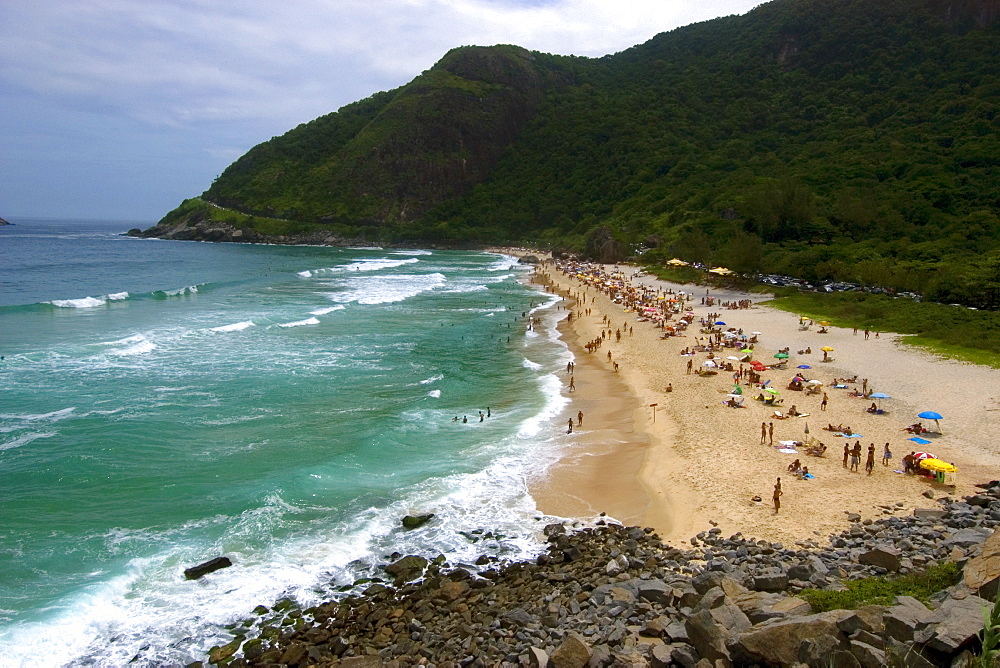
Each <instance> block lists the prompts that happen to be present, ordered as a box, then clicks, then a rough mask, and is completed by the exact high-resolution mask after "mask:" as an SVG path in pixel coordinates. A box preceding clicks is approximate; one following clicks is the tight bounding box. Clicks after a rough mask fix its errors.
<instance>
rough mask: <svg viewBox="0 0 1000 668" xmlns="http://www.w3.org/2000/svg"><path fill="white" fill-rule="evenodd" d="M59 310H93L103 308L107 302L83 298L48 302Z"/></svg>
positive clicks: (93, 298) (96, 298)
mask: <svg viewBox="0 0 1000 668" xmlns="http://www.w3.org/2000/svg"><path fill="white" fill-rule="evenodd" d="M49 303H50V304H52V305H53V306H58V307H59V308H94V307H96V306H104V305H105V304H107V302H106V301H105V300H103V299H99V298H98V297H83V298H82V299H53V300H52V301H50V302H49Z"/></svg>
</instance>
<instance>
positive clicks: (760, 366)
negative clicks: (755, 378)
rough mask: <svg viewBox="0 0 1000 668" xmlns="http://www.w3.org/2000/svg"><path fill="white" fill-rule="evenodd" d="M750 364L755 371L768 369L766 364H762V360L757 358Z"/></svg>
mask: <svg viewBox="0 0 1000 668" xmlns="http://www.w3.org/2000/svg"><path fill="white" fill-rule="evenodd" d="M750 366H751V367H752V368H753V370H754V371H766V370H767V367H766V366H764V365H763V364H761V363H760V362H758V361H756V360H754V361H753V362H751V363H750Z"/></svg>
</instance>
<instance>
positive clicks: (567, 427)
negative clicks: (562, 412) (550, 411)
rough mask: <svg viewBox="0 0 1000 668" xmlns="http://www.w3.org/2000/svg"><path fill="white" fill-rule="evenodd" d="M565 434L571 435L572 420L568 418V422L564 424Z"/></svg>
mask: <svg viewBox="0 0 1000 668" xmlns="http://www.w3.org/2000/svg"><path fill="white" fill-rule="evenodd" d="M566 433H567V434H572V433H573V418H570V419H569V421H568V422H567V423H566Z"/></svg>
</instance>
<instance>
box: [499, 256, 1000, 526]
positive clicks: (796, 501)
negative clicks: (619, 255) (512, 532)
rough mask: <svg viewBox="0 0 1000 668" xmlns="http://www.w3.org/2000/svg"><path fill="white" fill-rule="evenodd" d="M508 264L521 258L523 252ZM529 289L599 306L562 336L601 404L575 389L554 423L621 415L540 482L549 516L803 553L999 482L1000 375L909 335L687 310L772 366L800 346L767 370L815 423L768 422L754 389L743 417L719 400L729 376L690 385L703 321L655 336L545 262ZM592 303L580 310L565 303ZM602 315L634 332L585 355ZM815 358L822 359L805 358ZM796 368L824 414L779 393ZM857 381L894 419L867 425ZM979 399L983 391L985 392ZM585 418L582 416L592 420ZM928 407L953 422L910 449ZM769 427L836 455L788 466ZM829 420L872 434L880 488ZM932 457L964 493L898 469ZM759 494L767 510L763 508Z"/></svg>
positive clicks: (865, 440) (771, 312)
mask: <svg viewBox="0 0 1000 668" xmlns="http://www.w3.org/2000/svg"><path fill="white" fill-rule="evenodd" d="M505 252H506V253H508V254H516V255H523V254H527V253H525V252H524V251H523V250H521V249H518V250H517V251H513V250H510V249H507V250H505ZM535 255H538V256H540V257H547V256H545V255H543V254H540V253H536V254H535ZM605 269H609V268H605ZM535 278H536V281H535V282H536V283H537V282H541V281H542V280H543V279H544V280H549V281H551V285H552V290H553V291H554V292H555V293H556V294H559V295H561V296H563V297H566V298H568V300H567V302H566V304H567V308H573V309H574V311H580V310H581V308H590V309H591V315H590V316H586V315H585V316H584V317H583V318H574V320H573V323H572V324H569V325H567V323H565V321H563V322H562V323H561V324H560V331H561V332H562V335H563V339H564V341H565V342H566V343H567V345H568V346H569V348H570V350H571V352H573V354H574V355H575V357H576V360H577V376H578V378H579V379H581V380H582V379H583V376H581V375H580V374H581V373H584V374H586V376H587V377H588V380H587V384H588V385H591V384H593V385H596V386H597V388H595V389H596V392H597V395H596V398H595V397H592V396H590V395H589V391H588V390H586V389H585V388H584V387H583V385H582V384H581V385H579V386H578V390H577V392H574V393H566V396H567V397H568V398H569V399H570V402H571V403H570V405H569V407H568V408H567V411H566V414H565V415H563V416H561V418H559V419H561V420H566V419H567V418H568V415H569V414H574V415H575V413H576V411H577V410H578V408H577V406H578V405H579V406H581V407H582V406H584V405H585V404H586V405H600V404H606V405H607V406H606V409H607V410H606V412H607V413H610V414H613V419H611V418H610V417H599V416H600V413H595V418H598V419H597V420H595V421H591V422H589V423H588V422H587V421H585V423H584V431H585V432H588V433H587V434H581V437H582V438H580V439H579V444H578V445H576V446H574V448H572V450H571V451H570V452H569V453H568V454H567V455H566V456H565V457H563V459H562V460H561V461H560V462H559V463H557V464H555V465H554V466H553V467H552V468H551V469H550V470H549V471H548V472H547V474H546V475H545V477H544V478H543V479H542V480H539V481H537V482H535V483H534V484H533V485H532V486H531V493H532V495H533V496H534V497H535V498H536V501H537V503H538V506H539V509H540V510H542V511H543V512H548V513H552V514H555V515H564V516H565V515H568V516H579V515H581V514H582V515H583V516H591V515H593V514H594V511H598V512H600V511H603V512H607V513H608V514H609V515H611V516H612V517H614V518H615V519H618V520H620V521H622V522H624V523H626V524H637V525H640V526H651V527H652V528H654V529H655V530H656V531H657V533H658V534H659V535H660V536H661V537H662V538H663V539H664V540H667V541H672V542H678V541H686V540H688V539H690V537H691V536H693V535H694V534H695V533H697V532H698V531H701V530H707V529H709V528H712V527H715V526H718V527H721V529H722V531H723V532H725V533H726V535H729V534H733V533H743V534H745V535H752V536H755V537H757V538H761V539H765V540H781V541H791V542H802V541H807V540H815V539H816V537H817V536H825V535H830V534H833V533H836V532H838V531H840V530H842V529H844V528H845V527H847V526H848V525H849V524H850V521H849V517H850V516H851V515H853V514H858V515H860V516H861V517H862V518H863V519H876V518H879V517H883V516H886V515H895V516H899V515H901V514H906V513H909V512H911V511H912V510H913V509H914V508H916V507H921V505H922V504H926V502H927V500H926V499H925V498H924V496H923V495H924V494H925V493H930V494H932V495H936V496H942V495H951V496H966V495H969V494H972V493H974V491H975V488H974V483H977V482H983V481H987V480H990V479H991V478H992V477H995V475H993V472H994V471H995V470H996V469H997V468H998V467H1000V449H998V448H997V447H996V446H994V445H992V438H991V437H992V434H991V428H990V419H989V417H990V414H989V411H991V410H1000V401H998V400H997V399H996V398H994V397H991V396H988V393H989V389H988V388H992V387H997V385H998V383H997V381H998V380H1000V371H997V370H994V369H990V368H988V367H979V366H975V365H971V364H967V363H962V362H955V361H951V360H944V359H940V358H936V357H934V356H932V355H929V354H926V353H922V352H920V351H916V350H912V349H908V348H906V347H904V346H901V345H899V343H898V340H899V339H900V338H901V337H900V336H899V335H894V334H889V333H880V336H879V337H878V338H875V337H874V336H872V337H870V338H869V339H864V337H863V336H862V334H861V333H860V332H858V333H857V334H854V333H853V332H852V330H850V329H843V328H829V331H828V332H827V333H826V334H822V335H820V334H819V333H818V331H817V328H816V327H812V328H810V329H809V330H799V328H798V319H797V317H796V316H795V315H794V314H790V313H787V312H784V311H778V310H776V309H772V308H769V307H767V306H765V305H760V304H756V303H754V304H753V306H752V308H749V309H739V310H732V311H730V310H723V309H719V308H718V307H716V308H708V307H706V306H703V305H702V304H701V303H700V301H701V300H700V297H699V298H698V299H695V300H694V301H693V302H692V303H691V305H692V307H693V309H692V310H694V312H695V313H696V315H697V317H701V316H703V315H705V314H707V313H709V312H710V311H716V312H719V313H721V314H722V317H724V318H725V319H726V320H727V321H731V322H730V323H729V324H730V325H732V326H735V327H739V328H742V329H743V330H744V331H747V332H749V331H761V332H763V334H762V335H761V343H760V345H759V346H758V347H757V351H756V354H755V357H754V359H760V360H763V361H765V362H766V363H770V362H774V361H775V360H773V359H772V356H773V354H774V353H775V352H776V351H777V350H779V349H782V348H785V347H789V348H791V350H790V352H791V353H792V357H791V359H790V360H789V361H790V362H791V364H789V365H788V368H787V369H785V370H775V371H768V372H766V373H765V374H764V376H765V378H767V379H769V380H771V381H772V386H773V387H776V388H779V390H780V391H781V396H782V398H783V399H784V401H785V403H784V404H783V406H778V407H777V408H778V409H782V408H784V409H785V410H787V409H788V408H790V407H791V405H793V404H797V407H798V409H799V411H800V412H803V413H808V414H810V415H809V416H807V417H803V418H790V419H784V420H780V421H779V420H776V419H774V418H773V411H774V407H765V406H764V405H763V404H761V403H759V402H756V401H754V400H753V399H752V396H755V395H753V394H752V389H753V388H750V387H748V386H747V385H743V389H744V390H745V391H746V396H747V400H746V402H745V407H744V408H740V409H732V408H729V407H726V406H724V405H723V400H724V399H725V394H726V393H727V392H728V391H729V390H731V388H732V387H733V383H732V378H731V374H727V373H726V372H720V373H719V375H717V376H713V377H709V378H702V377H699V376H697V375H693V374H692V375H687V374H686V373H685V364H686V360H687V359H688V358H685V357H681V356H680V354H679V353H680V350H681V349H682V348H684V347H688V346H691V345H693V344H694V343H695V340H696V338H697V337H699V336H704V335H702V334H700V333H699V332H698V327H697V322H696V323H695V324H693V325H692V326H691V328H690V329H689V330H688V331H687V332H686V336H677V337H670V338H668V339H661V338H660V331H661V330H659V329H656V328H655V327H654V325H653V324H652V323H649V322H636V314H635V313H628V312H626V310H625V309H624V308H623V307H622V306H621V305H619V304H615V303H614V302H613V300H612V298H611V296H609V295H608V294H605V292H604V291H597V290H596V289H595V288H594V287H584V286H583V285H582V284H581V283H580V281H578V280H576V279H574V278H572V277H570V276H568V275H564V274H562V273H561V272H560V271H559V270H558V269H557V268H556V265H555V264H553V263H551V262H549V263H546V264H542V265H539V266H538V268H537V269H536V272H535ZM640 284H641V285H645V286H649V287H652V288H653V289H656V288H660V289H668V288H669V289H673V290H686V291H688V292H690V291H691V290H692V289H695V290H704V289H705V288H704V287H701V288H697V287H695V288H692V286H683V285H673V284H669V283H667V282H665V281H661V280H659V279H656V278H653V277H648V276H645V277H642V278H640V279H638V280H637V281H635V282H634V283H633V285H640ZM709 292H710V294H711V296H712V297H714V298H718V299H719V300H720V301H734V300H740V299H761V297H760V295H749V294H745V293H736V292H730V291H725V290H715V289H709ZM584 293H585V294H586V299H587V303H586V306H585V307H584V306H583V305H582V304H574V303H573V302H572V301H570V299H571V298H573V297H574V296H582V295H583V294H584ZM605 315H606V316H608V317H609V318H610V319H611V322H612V323H613V324H614V325H615V327H616V328H620V327H621V326H622V325H623V324H626V323H627V324H628V325H629V326H630V327H632V328H633V334H632V336H630V337H623V338H622V340H621V341H620V342H617V341H613V339H612V341H611V342H609V341H605V343H604V345H603V346H602V347H601V348H600V349H598V350H597V351H596V352H594V353H587V352H585V351H583V349H582V345H583V344H585V343H586V342H587V341H590V340H592V339H594V338H595V337H597V336H599V332H600V330H601V324H602V318H603V317H604V316H605ZM824 344H831V347H833V348H835V350H836V352H835V353H831V354H832V355H833V356H834V357H833V359H831V360H830V361H829V362H825V363H824V362H823V361H822V360H821V359H820V352H819V348H820V347H821V346H823V345H824ZM807 347H812V348H815V352H813V353H811V354H803V355H797V354H796V352H797V351H798V350H800V349H804V348H807ZM609 350H610V351H611V353H612V358H613V360H614V361H615V362H618V363H619V364H620V371H619V373H617V374H616V373H614V371H613V370H612V369H611V365H610V364H609V363H607V357H606V355H607V352H608V351H609ZM726 354H727V353H722V357H725V356H726ZM704 357H705V355H704V354H700V355H698V357H696V358H694V359H695V361H696V363H697V364H699V365H700V364H701V363H702V361H703V358H704ZM800 363H801V364H807V365H808V366H810V367H811V369H810V370H806V371H802V372H801V373H803V374H806V375H807V377H809V378H816V379H818V380H821V381H822V382H823V383H824V390H825V391H826V393H827V394H828V396H829V410H827V411H825V412H824V411H821V410H820V409H821V407H820V398H821V396H822V395H814V396H806V395H805V393H803V392H795V391H790V390H786V389H785V385H786V384H787V383H788V381H789V379H790V377H791V376H792V374H793V373H795V372H797V370H796V367H797V366H798V365H799V364H800ZM696 368H697V367H696ZM854 375H858V381H857V385H854V384H851V385H849V389H832V388H831V387H830V385H831V379H832V378H833V377H849V376H854ZM601 376H604V377H605V378H601ZM863 378H868V379H869V380H870V383H869V385H870V388H874V389H875V390H876V391H879V392H885V393H887V394H889V395H890V396H891V397H892V398H891V399H887V400H885V402H884V406H885V409H886V411H887V414H884V415H871V414H867V413H866V412H865V410H864V409H865V407H867V406H868V405H869V403H870V402H869V400H865V399H863V398H857V399H855V398H851V397H849V392H850V391H851V390H853V389H854V388H855V387H856V388H857V389H858V390H859V391H860V389H861V381H862V379H863ZM667 383H672V384H673V392H671V393H667V392H665V391H664V388H665V387H666V385H667ZM942 388H946V389H945V391H942ZM982 388H987V390H986V392H983V391H982ZM653 403H656V404H658V406H657V408H656V410H657V414H656V421H655V423H654V422H653V415H652V409H651V408H650V407H649V405H650V404H653ZM582 410H584V412H585V414H586V413H587V409H586V408H583V409H582ZM592 410H594V409H592ZM923 410H935V411H939V412H941V413H942V414H944V415H945V418H946V420H943V421H942V423H943V424H942V425H941V426H942V430H941V431H942V432H944V433H943V434H936V433H934V434H925V436H928V437H929V438H928V439H927V440H929V441H930V442H929V443H928V444H926V445H921V444H917V443H913V442H910V441H909V440H907V439H908V438H909V437H911V435H910V434H906V433H904V432H902V431H901V429H902V427H903V426H905V425H908V424H911V423H913V422H915V421H916V419H917V418H916V413H917V412H920V411H923ZM762 421H766V422H773V423H774V424H775V437H774V441H775V444H778V443H779V441H783V440H784V441H792V440H795V441H802V440H806V439H808V438H813V437H814V438H817V439H818V440H820V441H822V442H823V443H824V444H825V445H826V446H827V448H828V450H827V453H826V456H824V457H811V456H806V454H805V452H804V451H803V450H802V449H801V448H800V449H799V450H798V452H797V453H795V454H791V453H782V452H779V451H778V450H776V449H775V448H773V447H770V446H769V445H767V446H761V445H760V425H761V422H762ZM828 422H829V423H833V424H850V425H852V426H854V429H853V430H852V431H854V432H855V433H860V434H862V436H861V437H859V438H855V439H852V440H851V441H850V442H851V443H852V444H853V443H854V442H860V443H861V444H862V447H863V449H867V448H866V446H868V444H869V443H871V444H874V445H875V446H876V465H875V467H874V468H873V471H872V474H871V476H868V475H866V474H865V472H864V470H861V471H860V472H853V471H850V470H849V469H847V468H844V467H843V466H842V462H841V454H842V448H843V445H844V443H845V439H843V438H838V437H836V436H835V435H834V434H833V433H831V432H829V431H826V430H825V429H823V427H824V426H825V425H826V424H827V423H828ZM925 426H927V425H925ZM930 426H931V427H932V428H933V424H931V425H930ZM807 427H808V428H809V430H810V431H809V434H808V435H806V432H805V430H806V428H807ZM588 430H590V431H588ZM887 442H888V443H890V449H891V450H892V452H893V459H892V460H890V463H891V464H892V465H891V466H883V465H882V463H881V455H882V447H883V444H884V443H887ZM922 449H928V450H930V451H932V452H934V453H935V454H937V455H938V457H939V458H942V459H945V460H946V461H949V462H954V463H955V464H956V465H957V466H958V468H959V473H958V475H957V479H956V484H955V485H954V486H945V485H942V484H940V483H937V482H932V481H928V480H927V479H925V478H924V477H922V476H913V475H905V474H903V473H901V472H897V471H898V470H899V468H900V466H901V465H900V461H901V458H902V456H903V455H906V454H908V453H909V452H910V451H920V450H922ZM794 459H799V460H801V461H802V463H803V464H805V465H807V466H808V467H809V469H810V472H811V473H812V474H814V478H813V479H809V480H799V479H797V478H795V477H792V475H791V474H790V473H788V472H787V467H788V465H789V464H790V463H791V462H792V461H793V460H794ZM862 461H863V460H862ZM778 477H781V478H782V484H783V487H782V491H783V494H784V496H783V499H782V501H783V504H782V511H781V512H780V513H778V514H775V513H774V511H773V508H772V505H771V492H772V488H773V485H774V484H775V480H776V478H778ZM616 487H617V489H615V488H616ZM755 497H758V498H760V499H761V500H760V501H754V498H755Z"/></svg>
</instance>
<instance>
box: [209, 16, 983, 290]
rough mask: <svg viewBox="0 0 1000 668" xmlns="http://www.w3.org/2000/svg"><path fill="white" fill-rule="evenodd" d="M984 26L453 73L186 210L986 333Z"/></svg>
mask: <svg viewBox="0 0 1000 668" xmlns="http://www.w3.org/2000/svg"><path fill="white" fill-rule="evenodd" d="M997 14H998V11H997V9H996V6H995V3H991V2H990V1H989V0H880V2H877V3H872V2H869V1H868V0H773V1H772V2H768V3H766V4H764V5H761V6H760V7H758V8H757V9H755V10H753V11H751V12H749V13H748V14H746V15H744V16H738V17H726V18H721V19H716V20H713V21H708V22H704V23H700V24H695V25H692V26H687V27H685V28H680V29H677V30H674V31H672V32H669V33H664V34H661V35H658V36H656V37H655V38H653V39H651V40H650V41H649V42H646V43H645V44H642V45H639V46H636V47H633V48H631V49H628V50H626V51H623V52H621V53H618V54H615V55H612V56H607V57H604V58H600V59H588V58H578V57H565V56H553V55H547V54H540V53H535V52H528V51H526V50H523V49H519V48H517V47H512V46H504V47H491V48H478V47H476V48H473V47H463V48H459V49H454V50H453V51H451V52H449V53H448V54H447V55H446V56H445V57H444V58H443V59H442V61H441V62H440V63H438V64H437V65H435V66H434V67H433V68H432V69H430V70H428V71H426V72H424V73H423V74H422V75H420V76H418V77H417V78H416V79H414V80H413V81H412V82H411V83H409V84H407V85H406V86H403V87H402V88H399V89H397V90H394V91H389V92H385V93H379V94H376V95H374V96H372V97H370V98H368V99H366V100H362V101H360V102H357V103H355V104H353V105H348V106H347V107H344V108H343V109H341V110H340V111H338V112H336V113H333V114H329V115H327V116H323V117H321V118H319V119H316V120H315V121H312V122H311V123H307V124H304V125H301V126H299V127H298V128H295V129H294V130H292V131H290V132H288V133H287V134H285V135H283V136H282V137H276V138H274V139H272V140H270V141H268V142H265V143H263V144H261V145H260V146H257V147H255V148H254V149H252V150H251V151H250V152H249V153H247V154H246V155H245V156H244V157H242V158H241V159H240V160H238V161H237V162H236V163H234V164H233V165H232V166H230V168H228V169H227V170H226V171H225V172H224V173H223V174H222V175H221V176H220V177H219V179H217V180H216V182H215V183H214V184H213V185H212V186H211V188H209V190H208V191H207V192H206V193H205V194H204V198H205V199H206V200H207V201H210V202H214V203H216V204H219V205H222V206H225V207H228V208H231V209H235V210H239V211H243V212H245V213H247V214H252V215H255V216H258V217H259V216H266V217H270V218H279V219H288V220H301V221H305V222H309V223H323V224H335V225H339V226H343V227H344V229H347V230H350V231H351V233H352V235H355V236H359V237H365V238H370V239H372V240H373V241H401V240H415V241H425V242H430V243H445V244H463V245H464V244H469V243H484V244H485V243H505V242H506V243H528V244H535V245H539V246H544V247H549V248H553V249H557V250H566V251H572V252H577V253H581V254H587V255H591V256H593V257H595V258H597V259H605V260H613V259H620V258H623V257H627V256H632V255H635V254H638V253H641V255H642V261H643V262H645V263H652V264H655V263H658V262H660V261H662V260H665V259H668V258H670V257H673V256H678V257H681V258H683V259H686V260H690V261H696V262H701V263H705V264H722V265H726V266H728V267H730V268H731V269H734V270H736V271H738V272H742V273H746V274H754V273H757V272H767V273H782V274H788V275H792V276H798V277H802V278H805V279H807V280H810V281H820V280H848V281H854V282H858V283H862V284H866V285H879V286H885V287H888V288H893V289H897V290H910V291H915V292H919V293H922V294H923V295H925V297H926V298H927V299H928V300H931V301H939V302H944V303H953V302H954V303H962V304H967V305H971V306H976V307H978V308H984V309H997V308H998V307H1000V178H998V177H997V173H998V168H1000V118H998V113H997V112H998V106H1000V34H998V21H997ZM258 224H261V223H258Z"/></svg>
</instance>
